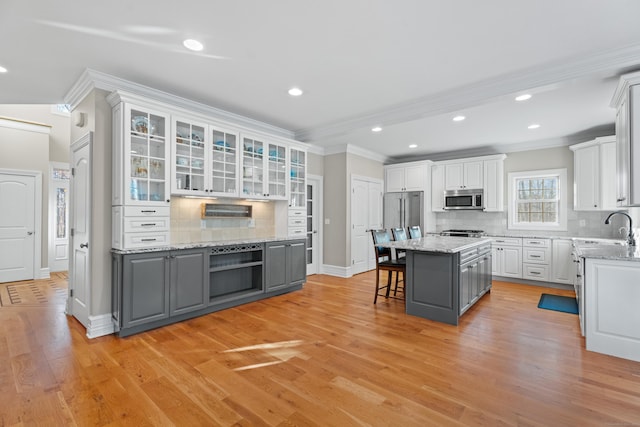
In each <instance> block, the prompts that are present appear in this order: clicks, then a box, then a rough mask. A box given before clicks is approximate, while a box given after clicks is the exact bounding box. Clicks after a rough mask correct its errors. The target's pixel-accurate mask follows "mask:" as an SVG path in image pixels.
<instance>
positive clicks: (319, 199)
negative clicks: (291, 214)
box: [307, 174, 324, 274]
mask: <svg viewBox="0 0 640 427" xmlns="http://www.w3.org/2000/svg"><path fill="white" fill-rule="evenodd" d="M309 181H313V182H314V186H317V191H316V199H315V200H313V214H312V215H313V217H314V218H315V217H316V213H317V214H318V215H317V221H318V234H317V236H318V237H317V239H316V241H315V245H314V248H313V253H314V254H316V255H313V256H317V259H316V261H317V264H316V274H323V273H324V268H323V265H324V252H323V250H324V249H323V244H322V243H323V240H324V237H323V236H324V231H323V224H324V220H323V216H324V208H323V203H324V177H323V176H322V175H312V174H308V175H307V184H309ZM312 228H313V224H312Z"/></svg>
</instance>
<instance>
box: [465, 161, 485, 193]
mask: <svg viewBox="0 0 640 427" xmlns="http://www.w3.org/2000/svg"><path fill="white" fill-rule="evenodd" d="M483 164H484V162H483V161H482V160H479V161H476V162H465V163H463V169H464V188H482V169H483Z"/></svg>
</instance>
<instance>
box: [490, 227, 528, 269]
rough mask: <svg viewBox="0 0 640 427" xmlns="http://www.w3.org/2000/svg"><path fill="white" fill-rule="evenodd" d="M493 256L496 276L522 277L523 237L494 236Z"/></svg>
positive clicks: (492, 243) (492, 242)
mask: <svg viewBox="0 0 640 427" xmlns="http://www.w3.org/2000/svg"><path fill="white" fill-rule="evenodd" d="M491 257H492V259H493V265H492V270H491V273H492V274H493V275H494V276H501V277H514V278H522V238H520V237H495V238H492V239H491Z"/></svg>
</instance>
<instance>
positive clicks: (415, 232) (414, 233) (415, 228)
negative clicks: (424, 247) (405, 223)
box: [409, 225, 422, 239]
mask: <svg viewBox="0 0 640 427" xmlns="http://www.w3.org/2000/svg"><path fill="white" fill-rule="evenodd" d="M421 237H422V231H421V230H420V226H419V225H412V226H411V227H409V238H410V239H419V238H421Z"/></svg>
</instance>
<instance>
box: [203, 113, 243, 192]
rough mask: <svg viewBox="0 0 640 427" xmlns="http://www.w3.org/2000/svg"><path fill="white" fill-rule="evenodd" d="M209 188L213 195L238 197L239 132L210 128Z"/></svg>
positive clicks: (216, 127) (215, 127)
mask: <svg viewBox="0 0 640 427" xmlns="http://www.w3.org/2000/svg"><path fill="white" fill-rule="evenodd" d="M209 135H210V136H211V140H210V144H209V147H210V148H209V149H208V153H209V157H208V159H207V165H208V177H209V179H208V187H209V192H210V193H211V195H215V196H222V197H236V196H238V194H239V192H238V169H239V166H238V165H239V163H240V156H239V155H238V152H239V150H238V148H239V142H240V137H239V135H238V133H237V132H235V131H231V130H225V129H223V128H221V127H218V126H213V125H211V126H209Z"/></svg>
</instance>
